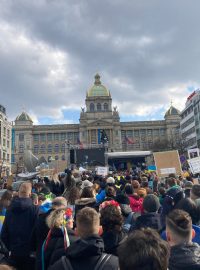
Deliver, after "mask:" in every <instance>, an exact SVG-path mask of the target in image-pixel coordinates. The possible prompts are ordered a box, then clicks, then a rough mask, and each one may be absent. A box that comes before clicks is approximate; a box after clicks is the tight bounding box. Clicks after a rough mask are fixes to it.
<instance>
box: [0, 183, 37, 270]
mask: <svg viewBox="0 0 200 270" xmlns="http://www.w3.org/2000/svg"><path fill="white" fill-rule="evenodd" d="M31 189H32V187H31V184H30V183H22V184H21V186H20V188H19V197H15V198H14V199H13V201H12V202H11V205H10V207H9V209H8V210H7V212H6V217H5V221H4V224H3V227H2V231H1V239H2V240H3V242H4V244H5V245H6V247H7V249H8V250H9V252H10V258H9V263H10V264H11V265H12V266H14V267H17V268H19V269H22V270H23V269H25V270H27V269H30V270H31V269H33V265H34V264H33V261H32V258H31V257H30V255H31V234H32V231H33V226H34V224H35V221H36V218H37V208H36V206H34V205H33V203H32V200H31V198H30V196H31Z"/></svg>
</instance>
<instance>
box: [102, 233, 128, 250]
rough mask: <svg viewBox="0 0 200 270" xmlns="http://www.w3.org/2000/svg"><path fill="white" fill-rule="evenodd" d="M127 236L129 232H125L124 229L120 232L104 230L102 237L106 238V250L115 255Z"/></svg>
mask: <svg viewBox="0 0 200 270" xmlns="http://www.w3.org/2000/svg"><path fill="white" fill-rule="evenodd" d="M126 237H127V233H126V232H124V231H123V230H122V231H120V232H117V231H109V232H103V234H102V238H103V240H104V245H105V252H106V253H111V254H114V255H115V254H116V252H117V247H118V246H119V244H120V243H121V242H122V241H123V239H125V238H126Z"/></svg>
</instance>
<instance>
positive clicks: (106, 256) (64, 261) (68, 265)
mask: <svg viewBox="0 0 200 270" xmlns="http://www.w3.org/2000/svg"><path fill="white" fill-rule="evenodd" d="M111 256H112V255H111V254H105V253H103V254H102V255H101V257H100V258H99V260H98V262H97V264H96V266H95V268H94V270H103V268H104V265H105V264H106V262H107V261H108V260H109V259H110V257H111ZM62 265H63V266H64V269H65V270H73V268H72V265H71V263H70V260H69V259H68V258H67V257H65V256H63V257H62Z"/></svg>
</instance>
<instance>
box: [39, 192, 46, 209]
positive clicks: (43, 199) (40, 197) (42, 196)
mask: <svg viewBox="0 0 200 270" xmlns="http://www.w3.org/2000/svg"><path fill="white" fill-rule="evenodd" d="M45 200H46V197H45V195H44V194H39V195H38V205H39V206H40V205H42V204H43V202H44V201H45Z"/></svg>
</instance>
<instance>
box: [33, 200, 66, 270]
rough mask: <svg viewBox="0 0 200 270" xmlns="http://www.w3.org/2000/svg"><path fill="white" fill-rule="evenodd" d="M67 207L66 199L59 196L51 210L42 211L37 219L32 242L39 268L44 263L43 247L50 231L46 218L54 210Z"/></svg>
mask: <svg viewBox="0 0 200 270" xmlns="http://www.w3.org/2000/svg"><path fill="white" fill-rule="evenodd" d="M66 208H67V201H66V199H65V198H63V197H57V198H55V199H54V200H53V201H52V207H51V209H49V211H48V212H46V213H41V214H40V215H39V216H38V218H37V220H36V223H35V227H34V233H33V236H32V242H34V243H35V249H36V266H37V267H36V268H37V270H40V269H42V268H41V265H42V264H41V248H42V245H43V242H44V240H45V239H46V237H47V235H48V232H49V227H48V226H47V223H46V219H47V217H48V216H49V215H50V214H51V212H52V211H53V210H56V209H66Z"/></svg>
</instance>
